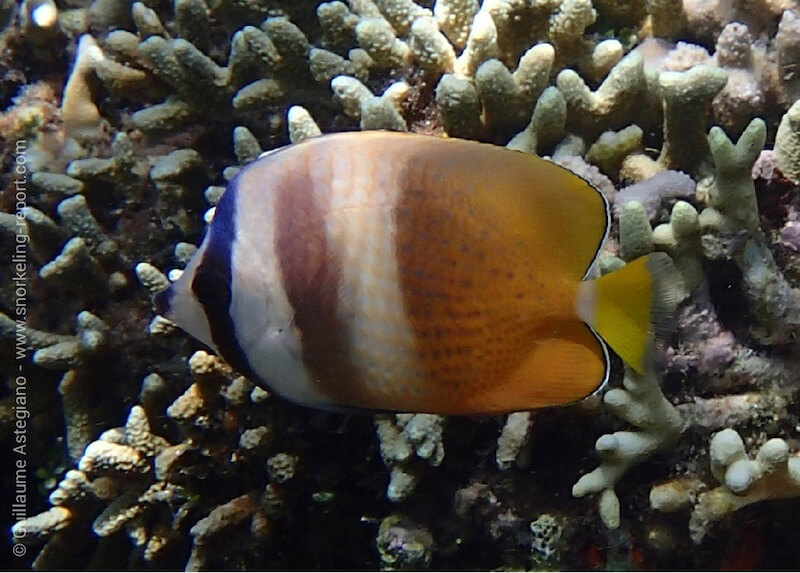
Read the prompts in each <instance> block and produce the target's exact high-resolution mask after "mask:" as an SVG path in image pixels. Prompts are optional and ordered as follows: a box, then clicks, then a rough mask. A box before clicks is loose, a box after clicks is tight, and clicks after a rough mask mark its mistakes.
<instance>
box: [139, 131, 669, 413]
mask: <svg viewBox="0 0 800 573" xmlns="http://www.w3.org/2000/svg"><path fill="white" fill-rule="evenodd" d="M609 228H610V215H609V205H608V202H607V200H606V199H605V197H604V196H603V195H602V194H601V193H600V192H599V191H598V190H597V189H595V188H594V187H593V186H592V185H591V184H589V183H588V182H587V181H585V180H584V179H582V178H581V177H579V176H577V175H575V174H573V173H572V172H570V171H568V170H566V169H564V168H562V167H560V166H558V165H556V164H554V163H552V162H549V161H547V160H544V159H542V158H539V157H537V156H535V155H532V154H527V153H523V152H520V151H513V150H509V149H506V148H503V147H499V146H494V145H490V144H485V143H479V142H475V141H469V140H462V139H455V138H453V139H449V138H440V137H435V136H428V135H417V134H408V133H394V132H384V131H375V132H345V133H334V134H328V135H322V136H318V137H314V138H310V139H307V140H305V141H303V142H300V143H297V144H293V145H289V146H286V147H283V148H280V149H277V150H273V151H269V152H267V153H265V154H263V155H262V156H261V157H260V158H258V159H257V160H255V161H254V162H252V163H250V164H248V165H247V166H245V167H243V168H242V169H241V170H240V172H239V173H238V174H237V175H236V177H235V178H234V179H232V180H231V181H230V182H229V184H228V186H227V189H226V191H225V193H224V194H223V196H222V198H221V199H220V201H219V203H218V205H217V206H216V210H215V212H214V215H213V219H212V221H211V223H210V225H209V227H208V229H207V233H206V235H205V237H204V239H203V241H202V244H201V245H200V247H199V248H198V250H197V252H196V253H195V255H194V256H193V258H192V259H191V260H190V261H189V263H188V264H187V266H186V268H185V270H184V271H183V273H182V275H181V276H180V277H179V278H178V279H177V280H176V281H175V282H174V283H172V284H171V286H170V287H169V288H168V289H167V290H166V291H163V292H161V293H158V294H157V295H156V296H155V299H154V305H155V308H156V311H157V312H158V313H159V314H161V315H163V316H165V317H166V318H168V319H169V320H170V321H172V322H174V323H176V324H177V325H178V326H179V327H180V328H182V329H183V330H184V331H186V332H187V333H189V334H190V335H192V336H193V337H194V338H196V339H198V340H199V341H201V342H202V343H204V344H205V345H207V346H209V347H210V348H212V349H214V350H215V351H216V352H217V353H218V354H219V355H220V356H221V357H222V358H224V359H225V360H226V361H227V362H228V363H229V364H230V365H231V366H232V367H233V368H234V369H236V370H237V371H238V372H240V373H241V374H242V375H244V376H246V377H247V378H249V379H251V380H252V381H253V382H255V383H257V384H259V385H261V386H263V387H264V388H266V389H268V390H269V391H271V392H273V393H275V394H278V395H280V396H283V397H284V398H286V399H288V400H290V401H293V402H295V403H299V404H302V405H305V406H310V407H315V408H323V409H329V410H344V411H358V410H369V411H402V412H428V413H435V414H446V415H480V414H501V413H507V412H513V411H521V410H530V409H534V408H541V407H548V406H558V405H565V404H570V403H574V402H576V401H578V400H580V399H582V398H584V397H586V396H588V395H590V394H592V393H593V392H595V391H596V390H597V389H598V388H601V387H602V386H603V385H604V384H605V382H606V380H607V379H608V377H609V372H610V364H611V360H610V356H609V351H608V346H610V347H611V348H612V349H613V350H614V351H615V352H616V353H617V354H618V355H619V356H620V357H621V358H622V359H623V361H624V362H626V363H627V364H628V365H630V366H631V367H632V368H634V369H635V370H637V371H639V372H644V371H647V370H648V369H652V368H654V363H655V359H654V356H655V355H656V349H657V347H658V346H659V344H660V342H661V341H662V340H663V339H664V337H665V336H666V335H667V333H668V332H669V327H670V323H671V316H672V314H673V312H674V309H675V306H676V304H677V301H678V298H679V295H678V293H679V292H681V284H680V283H681V280H680V274H679V272H678V271H677V270H676V269H675V266H674V265H673V263H672V260H671V259H670V258H669V256H668V255H666V254H664V253H659V252H657V253H652V254H650V255H648V256H645V257H642V258H640V259H637V260H634V261H631V262H629V263H628V264H626V265H625V266H623V267H622V268H620V269H618V270H616V271H614V272H612V273H609V274H606V275H604V276H602V277H600V278H597V279H594V280H589V279H588V274H589V272H590V269H591V268H592V266H593V264H594V262H595V260H596V259H597V257H598V255H599V253H600V250H601V248H602V246H603V243H604V241H605V240H606V238H607V235H608V232H609Z"/></svg>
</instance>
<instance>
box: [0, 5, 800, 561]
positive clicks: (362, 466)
mask: <svg viewBox="0 0 800 573" xmlns="http://www.w3.org/2000/svg"><path fill="white" fill-rule="evenodd" d="M0 23H1V24H2V26H0V29H1V30H2V32H0V70H2V72H1V73H0V101H1V105H0V109H2V110H3V111H2V112H1V113H0V136H1V137H0V161H1V162H2V169H0V173H2V189H3V190H2V195H1V196H0V202H2V209H1V210H0V252H1V253H2V257H0V269H1V270H2V273H1V274H0V339H2V342H3V344H2V345H1V346H0V357H1V358H0V367H1V371H2V375H3V383H2V385H0V442H1V443H2V447H3V450H2V451H3V454H2V455H0V479H2V490H3V491H4V492H9V493H8V494H7V495H6V496H5V499H10V500H11V502H10V504H8V503H7V504H6V507H8V506H9V505H10V508H11V512H10V514H9V513H8V512H6V515H5V516H4V518H3V520H0V525H2V530H3V531H4V532H5V533H4V534H3V535H2V536H1V537H0V539H2V541H1V542H0V545H1V546H2V547H0V549H2V558H0V559H2V563H3V564H4V565H5V566H6V567H7V568H14V569H24V568H33V569H37V570H47V569H64V568H67V569H88V568H91V569H108V570H115V569H129V568H130V569H153V570H162V569H167V570H179V569H187V570H199V569H226V570H227V569H266V568H269V569H327V570H330V569H385V570H395V569H428V568H430V569H493V570H504V569H526V568H536V569H555V568H568V569H592V570H606V569H612V570H614V569H619V570H622V569H631V568H636V569H662V570H663V569H672V570H676V569H677V570H686V569H718V568H722V569H755V568H761V569H792V568H798V567H800V553H798V552H797V546H798V542H800V533H798V530H797V527H796V515H797V511H798V509H800V505H798V504H800V501H799V500H798V497H800V463H798V459H800V458H798V453H797V452H798V450H800V410H798V408H797V403H798V395H799V394H800V342H798V335H799V334H800V191H799V190H798V180H800V101H798V97H800V74H798V62H800V6H798V3H797V2H796V1H795V0H754V1H752V2H728V1H723V0H719V1H718V0H711V1H698V0H659V1H648V2H612V1H609V0H332V1H329V2H312V1H304V2H290V1H288V0H230V1H222V0H142V1H139V2H132V1H130V0H23V1H22V2H15V1H13V0H0ZM359 129H361V130H368V129H386V130H396V131H410V132H416V133H425V134H433V135H438V136H441V137H462V138H470V139H477V140H480V141H485V142H489V143H492V144H495V145H501V146H507V147H509V148H511V149H515V150H518V151H520V152H524V153H534V154H538V155H541V156H543V157H546V158H548V159H550V160H552V161H554V162H556V163H558V164H560V165H563V166H565V167H566V168H568V169H570V170H572V171H574V172H575V173H577V174H578V175H580V176H582V177H584V178H585V179H587V180H588V181H590V182H592V183H593V184H594V185H595V186H596V187H597V188H598V189H599V190H600V191H601V192H602V193H603V194H604V195H605V196H606V197H607V198H608V200H609V202H610V203H611V204H612V205H613V209H612V229H611V233H610V240H609V241H608V242H607V244H606V246H605V249H604V251H603V253H602V254H601V257H600V259H599V261H598V264H597V265H596V269H594V272H595V273H605V272H609V271H610V270H613V269H615V268H618V267H620V266H622V265H624V264H626V262H628V261H630V260H632V259H633V258H636V257H638V256H641V255H643V254H647V253H649V252H652V251H665V252H667V253H668V254H669V255H670V256H671V257H672V258H673V259H674V260H675V262H676V265H677V267H678V268H679V270H680V271H681V272H682V273H683V277H684V279H685V284H686V292H685V293H683V294H684V300H683V302H682V304H681V306H680V307H679V309H678V311H677V315H676V319H675V323H676V324H675V327H676V328H675V333H674V336H673V337H672V338H670V339H669V340H666V341H665V344H664V346H665V348H664V349H663V350H664V355H663V357H662V360H661V361H660V364H659V368H658V372H657V375H647V376H642V375H638V374H636V373H634V372H632V371H630V370H629V369H627V368H626V367H625V365H623V364H622V363H621V361H619V360H615V361H614V364H613V369H612V370H613V375H612V379H611V381H610V383H609V385H608V387H607V388H604V389H603V390H602V392H600V393H599V394H598V395H594V396H590V397H588V398H586V399H585V400H583V401H581V402H580V403H578V404H575V405H572V406H569V407H562V408H555V409H547V410H539V411H535V412H520V413H515V414H511V415H509V416H506V417H483V418H455V417H454V418H443V417H440V416H432V415H427V414H419V413H397V414H381V415H378V416H372V415H370V414H347V415H345V414H339V413H330V412H321V411H313V410H309V409H305V408H302V407H298V406H296V405H293V404H290V403H288V402H286V401H284V400H281V399H280V398H278V397H274V396H271V395H270V394H269V392H267V391H265V390H263V389H261V388H259V387H257V386H254V385H253V383H252V382H251V381H249V380H247V379H246V378H244V377H243V376H241V375H240V374H238V373H237V372H235V371H233V370H232V369H231V368H230V367H229V366H228V365H227V364H225V363H224V362H222V361H221V360H220V359H218V358H217V357H215V356H213V355H211V354H209V353H208V352H207V349H204V348H201V346H200V345H199V343H197V342H196V341H194V340H191V339H190V338H189V337H187V336H186V335H184V334H183V333H181V332H180V331H178V330H177V329H176V327H175V325H173V324H172V323H170V322H169V321H168V320H166V319H165V318H163V317H160V316H157V315H155V314H154V311H153V308H152V305H151V295H152V294H153V293H155V292H158V291H160V290H162V289H163V288H165V287H166V286H167V285H168V284H169V283H170V281H173V280H175V279H176V278H177V277H178V276H180V274H181V272H182V269H183V267H184V266H185V265H186V263H187V261H188V260H189V258H190V257H191V256H192V254H193V253H194V251H195V250H196V249H197V245H198V244H199V242H200V240H201V237H202V233H203V229H204V226H205V222H207V221H209V220H210V219H211V217H213V213H214V205H215V204H216V203H217V201H218V200H219V198H220V196H221V194H222V192H223V191H224V187H225V184H226V182H227V181H229V180H230V179H232V178H233V177H234V176H235V175H236V173H237V171H238V170H239V169H240V167H241V166H243V165H245V164H247V163H249V162H251V161H253V160H255V159H256V158H257V157H258V156H259V154H261V153H262V152H263V151H268V150H271V149H275V148H277V147H280V146H282V145H285V144H288V143H291V142H298V141H301V140H303V139H306V138H309V137H313V136H315V135H319V134H320V133H329V132H335V131H344V130H359ZM469 168H470V166H467V165H465V166H464V169H469ZM593 444H594V449H593V448H592V446H593Z"/></svg>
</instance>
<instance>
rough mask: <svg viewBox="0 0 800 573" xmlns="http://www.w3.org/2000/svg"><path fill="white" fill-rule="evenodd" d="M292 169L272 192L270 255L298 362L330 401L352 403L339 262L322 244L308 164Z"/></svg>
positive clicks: (321, 209) (321, 208) (322, 209)
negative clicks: (296, 340) (298, 347)
mask: <svg viewBox="0 0 800 573" xmlns="http://www.w3.org/2000/svg"><path fill="white" fill-rule="evenodd" d="M315 151H317V152H318V151H319V150H316V149H315ZM306 158H308V159H306ZM297 160H298V161H299V162H304V161H306V160H307V161H320V160H322V161H324V160H325V159H321V158H319V157H313V158H309V157H308V155H304V156H302V157H299V158H298V159H297ZM298 167H299V168H298V169H293V170H291V173H290V174H288V175H286V176H285V177H284V178H283V179H282V181H280V182H278V183H277V189H276V197H275V253H276V256H277V258H278V265H279V268H280V271H281V276H282V278H283V286H284V289H285V290H286V297H287V299H288V301H289V304H290V305H291V307H292V310H293V312H294V324H295V326H296V327H297V329H298V330H299V331H300V337H301V342H302V347H303V362H304V363H305V365H306V366H307V367H308V368H309V369H310V371H311V373H312V376H313V377H314V380H315V383H316V384H317V386H318V388H319V390H320V391H321V392H323V393H325V394H326V395H328V396H329V397H330V398H331V399H332V400H333V401H335V402H336V403H339V404H347V405H356V404H353V399H354V395H355V390H356V388H355V381H356V378H355V375H354V369H353V365H352V361H351V352H350V347H349V344H348V342H349V333H348V331H347V329H346V327H345V325H343V324H342V323H341V321H340V320H339V318H338V316H337V308H338V300H339V297H338V294H339V282H340V280H341V274H342V273H341V262H340V260H339V259H338V258H337V253H336V252H334V250H333V249H332V248H331V246H330V244H329V243H328V239H327V234H326V232H325V213H326V209H327V206H325V205H320V204H319V202H318V201H317V200H316V199H315V197H314V188H313V181H312V179H311V177H310V173H309V166H308V164H307V163H306V164H301V165H298Z"/></svg>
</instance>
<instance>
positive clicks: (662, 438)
mask: <svg viewBox="0 0 800 573" xmlns="http://www.w3.org/2000/svg"><path fill="white" fill-rule="evenodd" d="M623 386H624V388H615V389H612V390H609V391H608V392H606V394H605V395H604V396H603V402H604V403H605V405H606V407H607V408H608V409H609V410H611V412H613V413H614V414H615V415H617V416H619V417H620V418H622V419H623V420H625V421H627V422H628V423H630V424H632V425H633V426H635V427H636V428H637V429H636V430H635V431H624V432H615V433H613V434H605V435H603V436H600V438H599V439H598V440H597V444H596V445H595V449H596V450H597V453H598V454H599V455H600V457H601V458H602V459H603V462H602V463H601V464H600V466H599V467H598V468H597V469H595V470H594V471H592V472H590V473H588V474H586V475H585V476H583V477H581V479H579V480H578V482H577V483H576V484H575V485H574V486H573V487H572V495H574V496H576V497H583V496H585V495H587V494H590V493H599V494H600V499H599V502H598V503H599V505H598V511H599V513H600V517H601V518H602V520H603V523H605V524H606V526H607V527H610V528H612V529H614V528H617V527H619V524H620V512H619V499H618V498H617V494H616V493H615V492H614V485H615V484H616V483H617V481H619V479H620V478H621V477H622V475H623V474H624V473H625V472H626V471H628V469H630V468H631V467H632V466H634V465H636V464H638V463H640V462H641V461H642V460H644V459H646V458H648V457H650V456H652V455H653V454H654V453H656V452H658V451H659V450H664V449H666V448H668V447H670V446H672V445H673V444H674V443H675V442H676V441H677V440H678V438H679V437H680V435H681V432H682V431H683V420H682V419H681V417H680V414H678V411H677V410H676V409H675V408H674V406H672V404H670V403H669V402H668V401H667V400H666V399H665V398H664V395H663V394H662V393H661V388H660V386H659V384H658V380H657V379H656V378H654V377H653V376H651V375H641V374H637V373H636V372H633V371H632V370H631V369H627V370H626V374H625V379H624V381H623Z"/></svg>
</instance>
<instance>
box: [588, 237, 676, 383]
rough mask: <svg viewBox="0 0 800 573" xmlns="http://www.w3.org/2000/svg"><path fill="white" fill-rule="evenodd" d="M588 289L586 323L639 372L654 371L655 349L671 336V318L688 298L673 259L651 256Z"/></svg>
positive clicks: (607, 276)
mask: <svg viewBox="0 0 800 573" xmlns="http://www.w3.org/2000/svg"><path fill="white" fill-rule="evenodd" d="M587 286H588V287H589V291H588V292H589V295H588V296H589V297H590V298H589V300H590V301H591V302H590V303H589V305H588V309H587V310H588V312H587V313H586V314H587V315H588V316H587V317H586V318H588V320H587V322H588V323H589V324H590V325H591V327H592V328H594V330H595V331H596V332H597V333H598V334H599V335H600V336H601V337H602V338H603V339H604V340H605V341H606V342H608V344H609V346H611V348H612V349H614V352H616V353H617V354H619V356H620V357H621V358H622V359H623V360H624V361H625V362H626V363H627V364H628V365H630V366H631V367H633V368H634V370H636V371H637V372H640V373H642V372H645V371H647V370H649V368H650V367H651V365H652V361H653V350H654V348H655V346H656V345H657V344H658V343H660V342H662V341H663V340H664V339H665V337H666V335H667V334H668V333H669V331H670V326H671V324H672V313H673V311H674V310H675V307H676V306H677V305H678V303H679V302H680V301H681V299H682V298H683V297H684V292H685V290H684V286H683V278H682V277H681V274H680V271H678V269H677V268H676V267H675V265H674V264H673V262H672V259H670V258H669V255H667V254H666V253H652V254H650V255H647V256H645V257H640V258H638V259H636V260H635V261H632V262H630V263H628V264H627V265H625V266H624V267H622V268H621V269H618V270H616V271H614V272H612V273H609V274H607V275H605V276H602V277H600V278H599V279H597V280H594V281H591V282H590V283H588V285H587ZM592 291H594V292H592ZM591 303H594V304H591ZM584 308H586V307H584Z"/></svg>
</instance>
